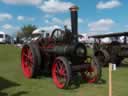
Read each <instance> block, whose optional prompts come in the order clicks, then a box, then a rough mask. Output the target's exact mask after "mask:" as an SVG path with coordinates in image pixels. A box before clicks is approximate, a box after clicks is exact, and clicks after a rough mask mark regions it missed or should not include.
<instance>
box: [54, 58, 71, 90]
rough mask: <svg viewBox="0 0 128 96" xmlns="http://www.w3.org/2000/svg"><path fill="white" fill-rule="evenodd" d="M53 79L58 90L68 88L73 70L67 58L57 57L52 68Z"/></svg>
mask: <svg viewBox="0 0 128 96" xmlns="http://www.w3.org/2000/svg"><path fill="white" fill-rule="evenodd" d="M52 78H53V81H54V83H55V85H56V86H57V87H58V88H61V89H63V88H67V87H68V86H69V83H70V80H71V68H70V64H69V62H68V60H67V59H66V58H65V57H57V58H56V60H55V62H54V64H53V66H52Z"/></svg>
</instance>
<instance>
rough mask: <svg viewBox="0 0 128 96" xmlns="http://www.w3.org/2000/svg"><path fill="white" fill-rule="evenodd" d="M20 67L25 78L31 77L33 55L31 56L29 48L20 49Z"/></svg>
mask: <svg viewBox="0 0 128 96" xmlns="http://www.w3.org/2000/svg"><path fill="white" fill-rule="evenodd" d="M21 59H22V61H21V62H22V63H21V64H22V65H21V66H22V69H23V73H24V76H25V77H27V78H31V77H32V64H33V57H32V52H31V50H30V49H29V48H27V47H24V48H23V49H22V56H21Z"/></svg>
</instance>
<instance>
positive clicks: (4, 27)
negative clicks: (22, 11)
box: [2, 24, 13, 30]
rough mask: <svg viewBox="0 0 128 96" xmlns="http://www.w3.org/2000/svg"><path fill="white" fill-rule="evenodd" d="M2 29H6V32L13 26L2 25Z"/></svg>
mask: <svg viewBox="0 0 128 96" xmlns="http://www.w3.org/2000/svg"><path fill="white" fill-rule="evenodd" d="M2 28H3V29H7V30H8V29H12V28H13V26H12V25H10V24H5V25H3V26H2Z"/></svg>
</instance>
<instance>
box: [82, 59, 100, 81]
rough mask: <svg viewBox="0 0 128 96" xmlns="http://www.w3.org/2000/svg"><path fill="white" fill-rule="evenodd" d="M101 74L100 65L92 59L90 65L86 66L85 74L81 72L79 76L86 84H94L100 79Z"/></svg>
mask: <svg viewBox="0 0 128 96" xmlns="http://www.w3.org/2000/svg"><path fill="white" fill-rule="evenodd" d="M101 73H102V69H101V64H100V63H99V62H98V60H96V58H93V60H92V63H91V64H90V66H88V68H87V69H86V70H85V72H81V76H82V78H83V79H84V80H86V81H87V82H88V83H96V82H97V81H98V80H99V79H100V78H101Z"/></svg>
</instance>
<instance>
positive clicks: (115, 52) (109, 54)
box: [90, 32, 128, 66]
mask: <svg viewBox="0 0 128 96" xmlns="http://www.w3.org/2000/svg"><path fill="white" fill-rule="evenodd" d="M90 38H94V39H95V42H94V47H93V48H94V57H95V58H96V59H98V60H99V62H101V63H102V65H103V66H106V65H108V63H109V62H112V63H114V64H116V65H117V66H119V65H120V64H121V62H122V60H123V59H124V58H126V57H128V32H118V33H111V34H104V35H94V36H90Z"/></svg>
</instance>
